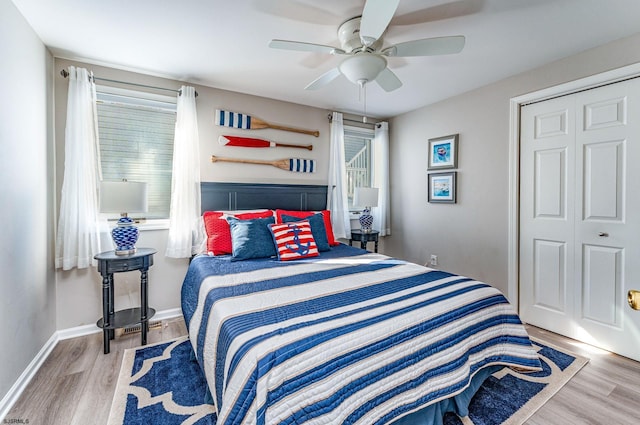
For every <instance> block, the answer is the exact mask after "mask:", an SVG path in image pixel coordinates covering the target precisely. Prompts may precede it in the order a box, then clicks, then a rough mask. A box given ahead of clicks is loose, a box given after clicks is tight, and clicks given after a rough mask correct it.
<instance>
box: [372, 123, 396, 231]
mask: <svg viewBox="0 0 640 425" xmlns="http://www.w3.org/2000/svg"><path fill="white" fill-rule="evenodd" d="M373 161H374V167H373V170H374V172H373V186H374V187H377V188H378V189H379V192H378V206H377V207H374V208H373V211H372V212H371V215H373V228H374V229H379V230H380V236H388V235H390V234H391V220H390V209H391V202H390V197H389V123H387V122H379V123H377V124H376V127H375V132H374V137H373Z"/></svg>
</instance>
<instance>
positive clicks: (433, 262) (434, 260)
mask: <svg viewBox="0 0 640 425" xmlns="http://www.w3.org/2000/svg"><path fill="white" fill-rule="evenodd" d="M429 265H430V266H437V265H438V256H437V255H433V254H431V258H430V259H429Z"/></svg>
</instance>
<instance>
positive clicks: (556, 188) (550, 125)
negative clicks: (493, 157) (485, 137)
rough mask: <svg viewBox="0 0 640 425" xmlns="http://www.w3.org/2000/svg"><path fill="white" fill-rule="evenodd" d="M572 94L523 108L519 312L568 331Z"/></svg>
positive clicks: (572, 294)
mask: <svg viewBox="0 0 640 425" xmlns="http://www.w3.org/2000/svg"><path fill="white" fill-rule="evenodd" d="M574 102H575V99H573V98H572V97H569V98H568V97H562V98H558V99H554V100H549V101H546V102H542V103H536V104H533V105H529V106H526V107H524V108H522V114H521V117H522V118H521V161H520V174H521V177H520V258H521V260H520V303H519V304H520V315H521V317H522V319H523V320H524V321H525V322H528V323H531V324H534V325H536V326H540V327H542V328H545V329H549V330H552V331H554V332H558V333H562V334H565V335H569V334H573V332H574V329H573V328H574V322H573V317H574V314H575V307H574V302H573V300H574V298H575V287H574V285H573V283H572V282H573V281H574V280H575V261H574V257H573V252H574V250H575V248H574V223H573V221H574V215H575V206H574V202H575V200H574V196H573V188H574V186H575V178H574V176H575V165H574V157H575V124H574V114H573V110H574Z"/></svg>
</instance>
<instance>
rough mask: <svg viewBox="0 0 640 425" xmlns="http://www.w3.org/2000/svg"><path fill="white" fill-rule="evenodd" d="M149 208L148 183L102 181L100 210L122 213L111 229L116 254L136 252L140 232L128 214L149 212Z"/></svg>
mask: <svg viewBox="0 0 640 425" xmlns="http://www.w3.org/2000/svg"><path fill="white" fill-rule="evenodd" d="M147 208H148V207H147V183H141V182H130V181H126V180H122V181H103V182H101V183H100V212H103V213H120V219H119V220H118V223H117V225H116V227H114V228H113V230H112V231H111V237H112V238H113V243H114V244H115V245H116V255H130V254H134V253H135V252H136V246H135V245H136V242H137V241H138V233H139V232H138V228H137V227H136V226H135V225H134V222H133V220H132V219H131V218H129V217H128V216H127V214H128V213H140V212H147Z"/></svg>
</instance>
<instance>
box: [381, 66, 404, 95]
mask: <svg viewBox="0 0 640 425" xmlns="http://www.w3.org/2000/svg"><path fill="white" fill-rule="evenodd" d="M376 82H377V83H378V84H379V85H380V87H382V89H383V90H384V91H394V90H396V89H399V88H400V87H402V81H400V79H399V78H398V77H397V76H396V74H394V73H393V71H391V70H390V69H389V68H385V69H383V70H382V71H381V72H380V74H378V76H377V77H376Z"/></svg>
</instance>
